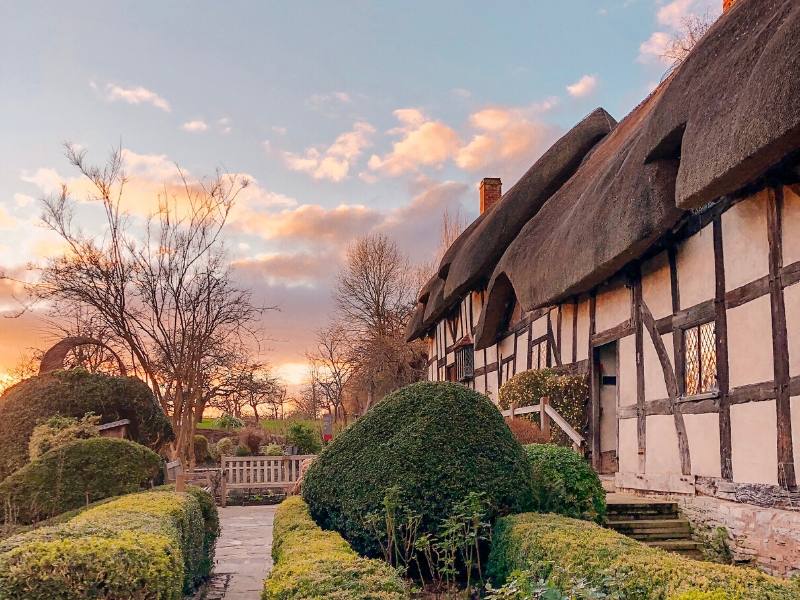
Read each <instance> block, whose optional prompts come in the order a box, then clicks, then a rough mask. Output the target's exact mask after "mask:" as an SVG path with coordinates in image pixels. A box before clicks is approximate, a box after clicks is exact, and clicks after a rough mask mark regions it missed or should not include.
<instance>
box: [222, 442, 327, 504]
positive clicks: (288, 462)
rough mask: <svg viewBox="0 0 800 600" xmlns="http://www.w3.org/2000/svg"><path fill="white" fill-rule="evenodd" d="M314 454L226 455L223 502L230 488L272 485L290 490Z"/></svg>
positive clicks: (275, 487)
mask: <svg viewBox="0 0 800 600" xmlns="http://www.w3.org/2000/svg"><path fill="white" fill-rule="evenodd" d="M309 458H314V455H313V454H295V455H291V456H223V457H222V493H221V496H222V505H223V506H225V501H226V498H227V494H228V490H232V489H270V490H279V491H283V492H286V493H289V492H290V491H291V490H292V488H294V486H295V484H296V483H297V482H298V480H299V479H300V476H301V474H302V469H301V466H302V464H303V461H304V460H306V459H309Z"/></svg>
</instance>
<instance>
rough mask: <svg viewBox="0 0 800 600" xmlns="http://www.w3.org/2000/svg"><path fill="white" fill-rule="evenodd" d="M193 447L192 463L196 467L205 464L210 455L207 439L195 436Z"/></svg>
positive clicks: (202, 436)
mask: <svg viewBox="0 0 800 600" xmlns="http://www.w3.org/2000/svg"><path fill="white" fill-rule="evenodd" d="M193 445H194V462H195V463H197V464H198V465H202V464H203V463H205V462H206V461H207V460H208V459H209V458H211V455H210V454H209V451H208V438H207V437H206V436H204V435H195V436H194V440H193Z"/></svg>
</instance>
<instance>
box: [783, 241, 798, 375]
mask: <svg viewBox="0 0 800 600" xmlns="http://www.w3.org/2000/svg"><path fill="white" fill-rule="evenodd" d="M798 234H800V230H798ZM796 237H798V238H800V235H797V236H796ZM783 299H784V303H785V305H786V334H787V339H788V342H789V375H800V284H798V283H795V284H794V285H790V286H789V287H787V288H784V290H783Z"/></svg>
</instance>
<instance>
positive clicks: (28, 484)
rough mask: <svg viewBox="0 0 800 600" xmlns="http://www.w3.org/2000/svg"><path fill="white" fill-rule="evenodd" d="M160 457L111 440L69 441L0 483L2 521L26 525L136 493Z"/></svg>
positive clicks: (149, 478)
mask: <svg viewBox="0 0 800 600" xmlns="http://www.w3.org/2000/svg"><path fill="white" fill-rule="evenodd" d="M161 462H162V460H161V457H160V456H159V455H158V454H156V453H155V452H153V451H152V450H150V449H149V448H146V447H144V446H142V445H140V444H136V443H134V442H130V441H128V440H120V439H115V438H103V437H97V438H91V439H86V440H75V441H73V442H69V443H68V444H65V445H63V446H60V447H58V448H54V449H53V450H50V451H49V452H46V453H45V454H43V455H42V456H40V457H39V458H37V459H35V460H33V461H31V462H30V463H28V464H27V465H25V466H24V467H22V468H21V469H19V470H18V471H15V472H14V473H12V474H11V475H9V476H8V477H7V478H6V479H5V480H4V481H2V482H0V506H4V507H5V511H6V513H7V514H6V520H7V521H12V522H16V523H20V524H30V523H35V522H37V521H42V520H44V519H48V518H50V517H53V516H55V515H57V514H60V513H63V512H65V511H68V510H72V509H74V508H78V507H80V506H84V505H86V504H88V503H90V502H94V501H96V500H101V499H103V498H108V497H111V496H119V495H120V494H128V493H130V492H136V491H139V490H141V489H142V488H143V487H146V486H149V485H150V484H151V483H152V481H153V479H154V478H155V477H156V476H157V475H158V473H159V471H160V470H161Z"/></svg>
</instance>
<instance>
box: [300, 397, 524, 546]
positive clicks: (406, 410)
mask: <svg viewBox="0 0 800 600" xmlns="http://www.w3.org/2000/svg"><path fill="white" fill-rule="evenodd" d="M530 479H531V478H530V465H529V464H528V461H527V459H526V457H525V453H524V451H523V449H522V446H521V445H520V444H519V442H517V441H516V440H515V439H514V436H513V435H512V434H511V431H509V429H508V427H506V424H505V422H504V421H503V417H502V415H501V414H500V411H498V410H497V407H496V406H495V405H494V404H492V403H491V401H489V399H488V398H486V397H485V396H483V395H481V394H478V393H477V392H474V391H472V390H470V389H468V388H466V387H464V386H462V385H458V384H455V383H446V382H439V383H428V382H423V383H415V384H412V385H409V386H406V387H404V388H402V389H400V390H398V391H396V392H393V393H391V394H389V395H387V396H386V397H385V398H384V399H383V400H381V401H380V402H379V403H378V404H376V405H375V406H374V407H373V408H372V409H371V410H370V411H369V412H368V413H367V414H366V415H365V416H363V417H361V418H360V419H359V420H358V421H356V422H355V423H353V424H352V425H350V427H348V428H347V429H345V430H344V431H343V432H342V433H341V434H340V435H339V436H338V437H336V438H335V439H334V440H333V442H331V443H330V444H329V445H328V446H327V447H326V448H325V450H323V451H322V453H321V454H320V455H319V456H318V457H317V459H316V460H314V462H313V463H312V464H311V466H309V468H308V471H306V474H305V476H304V478H303V488H302V489H303V498H304V499H305V501H306V502H307V503H308V506H309V509H310V511H311V515H312V517H313V518H314V520H315V521H316V522H317V523H318V524H319V525H320V526H321V527H322V528H323V529H333V530H334V531H338V532H339V533H341V534H342V535H343V536H344V538H345V539H346V540H347V541H348V542H349V543H350V544H351V545H352V546H353V548H354V549H355V550H356V551H357V552H358V553H359V554H363V555H367V556H378V555H379V553H380V548H379V544H378V541H377V539H376V533H375V531H374V530H373V529H370V528H369V527H368V526H367V525H366V524H365V518H366V517H367V516H368V515H370V514H380V513H382V512H383V510H384V506H383V502H384V497H385V496H386V492H387V490H388V489H390V488H397V490H398V492H399V493H398V497H399V499H400V501H401V502H402V503H403V504H404V505H405V506H407V507H409V508H410V509H411V510H413V511H414V512H415V513H417V514H419V515H420V517H421V524H420V528H419V532H420V534H423V533H432V534H434V533H437V532H438V530H439V528H440V526H441V523H442V521H443V520H444V519H445V518H447V517H448V516H450V514H451V513H452V511H453V508H454V505H455V504H456V503H458V502H459V501H461V500H463V499H464V498H465V497H466V496H467V495H468V494H469V493H470V492H475V493H478V494H483V496H484V498H485V500H486V501H487V505H488V506H489V509H490V513H489V515H488V519H489V520H490V521H493V520H494V518H495V517H496V516H497V515H498V514H509V513H515V512H523V511H525V510H530V509H531V508H532V506H533V497H532V494H531V481H530Z"/></svg>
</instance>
